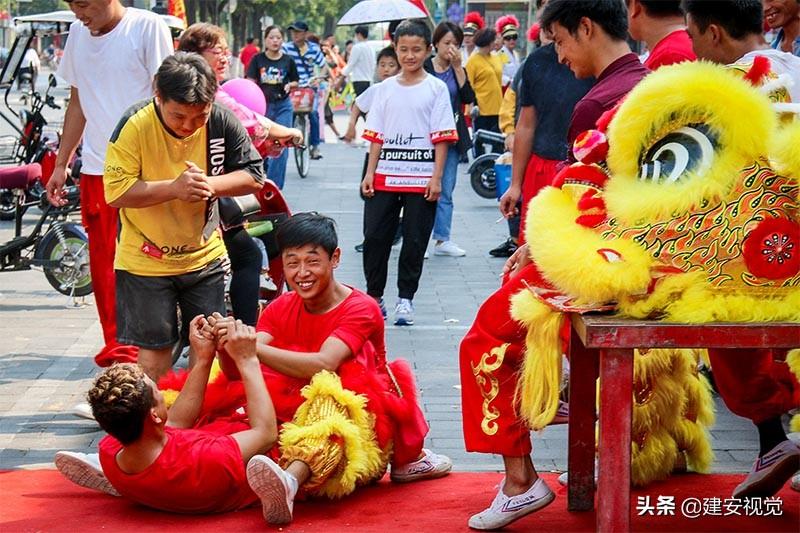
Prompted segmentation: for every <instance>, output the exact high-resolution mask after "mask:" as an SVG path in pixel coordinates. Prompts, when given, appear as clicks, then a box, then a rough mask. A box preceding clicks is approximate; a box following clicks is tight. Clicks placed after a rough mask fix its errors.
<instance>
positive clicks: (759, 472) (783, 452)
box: [733, 440, 800, 498]
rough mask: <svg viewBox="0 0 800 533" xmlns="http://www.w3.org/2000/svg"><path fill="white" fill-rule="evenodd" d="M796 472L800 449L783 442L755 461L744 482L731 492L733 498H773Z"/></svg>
mask: <svg viewBox="0 0 800 533" xmlns="http://www.w3.org/2000/svg"><path fill="white" fill-rule="evenodd" d="M798 470H800V447H798V446H797V444H795V443H793V442H792V441H790V440H785V441H783V442H781V443H780V444H778V445H777V446H775V447H774V448H772V449H771V450H770V451H768V452H767V453H765V454H764V455H762V456H761V457H759V458H758V459H756V462H755V463H753V467H752V468H751V469H750V473H749V474H748V475H747V477H746V478H745V480H744V481H742V482H741V483H740V484H739V486H738V487H736V488H735V489H734V490H733V497H734V498H753V497H766V496H774V495H775V494H776V493H777V492H778V491H779V490H781V487H783V485H784V483H786V482H787V481H788V480H789V479H790V478H791V477H792V475H794V473H795V472H797V471H798Z"/></svg>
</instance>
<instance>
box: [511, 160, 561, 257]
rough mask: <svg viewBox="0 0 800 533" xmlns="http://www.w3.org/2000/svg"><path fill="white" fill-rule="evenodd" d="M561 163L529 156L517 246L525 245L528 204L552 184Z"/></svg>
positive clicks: (523, 184) (523, 185) (523, 186)
mask: <svg viewBox="0 0 800 533" xmlns="http://www.w3.org/2000/svg"><path fill="white" fill-rule="evenodd" d="M559 163H561V161H555V160H553V159H543V158H541V157H539V156H538V155H536V154H531V158H530V159H529V160H528V166H527V167H525V179H524V180H523V182H522V212H521V213H520V222H521V224H520V227H519V245H520V246H522V245H523V244H524V243H525V217H526V215H527V213H528V204H530V202H531V200H532V199H533V197H534V196H536V195H537V194H539V191H540V190H542V189H543V188H545V187H547V186H548V185H550V184H551V183H553V178H554V177H555V175H556V168H557V167H558V165H559Z"/></svg>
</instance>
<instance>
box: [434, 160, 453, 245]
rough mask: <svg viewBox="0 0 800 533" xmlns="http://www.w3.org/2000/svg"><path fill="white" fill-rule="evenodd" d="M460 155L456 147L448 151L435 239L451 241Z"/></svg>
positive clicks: (437, 210)
mask: <svg viewBox="0 0 800 533" xmlns="http://www.w3.org/2000/svg"><path fill="white" fill-rule="evenodd" d="M458 159H459V153H458V149H457V148H456V147H455V146H451V147H450V149H448V150H447V160H445V162H444V172H443V173H442V194H441V196H439V203H438V204H437V205H436V222H434V223H433V239H434V240H437V241H449V240H450V227H451V226H452V225H453V190H454V189H455V188H456V178H457V177H458Z"/></svg>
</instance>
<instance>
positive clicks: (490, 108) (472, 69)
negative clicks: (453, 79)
mask: <svg viewBox="0 0 800 533" xmlns="http://www.w3.org/2000/svg"><path fill="white" fill-rule="evenodd" d="M465 68H466V70H467V77H468V78H469V83H470V85H472V89H473V90H474V91H475V101H476V103H477V104H478V110H479V111H480V114H481V115H482V116H490V115H498V114H500V104H501V103H502V102H503V86H502V84H501V82H502V78H503V62H502V60H501V59H500V58H499V57H497V55H495V54H490V55H488V56H486V55H483V54H481V53H475V54H472V55H471V56H469V60H467V65H466V67H465Z"/></svg>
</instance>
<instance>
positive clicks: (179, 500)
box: [98, 422, 258, 513]
mask: <svg viewBox="0 0 800 533" xmlns="http://www.w3.org/2000/svg"><path fill="white" fill-rule="evenodd" d="M217 428H218V429H219V426H217ZM248 428H249V426H248V425H247V424H245V423H242V422H235V423H230V424H227V427H226V428H223V429H220V430H219V432H217V431H209V430H207V429H206V430H203V429H177V428H172V427H167V428H166V432H167V437H168V440H167V444H166V446H164V449H163V450H161V454H160V455H159V456H158V458H157V459H156V460H155V461H154V462H153V464H151V465H150V466H148V467H147V468H146V469H144V470H143V471H142V472H139V473H138V474H126V473H125V472H123V471H122V470H121V469H120V468H119V465H117V461H116V456H117V454H118V453H119V452H120V450H122V444H120V442H119V441H118V440H117V439H115V438H114V437H111V436H106V437H105V438H103V440H101V441H100V444H99V446H98V447H99V452H100V464H101V465H102V467H103V473H104V474H105V476H106V477H107V478H108V480H109V481H110V482H111V484H112V485H113V486H114V488H115V489H117V491H119V493H120V494H121V495H123V496H124V497H126V498H128V499H130V500H133V501H135V502H137V503H140V504H142V505H146V506H148V507H153V508H155V509H160V510H162V511H169V512H175V513H221V512H225V511H234V510H236V509H242V508H244V507H247V506H249V505H252V504H253V503H255V502H256V501H258V497H257V496H256V495H255V493H254V492H253V491H252V490H251V489H250V486H249V485H248V484H247V476H246V474H245V465H244V459H243V458H242V452H241V450H239V445H238V444H237V443H236V441H235V440H234V439H233V437H231V436H230V433H235V432H237V431H243V430H246V429H248Z"/></svg>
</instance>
